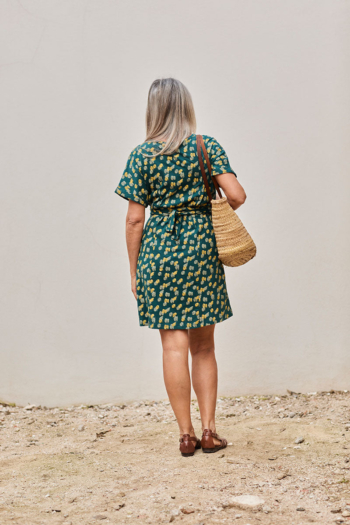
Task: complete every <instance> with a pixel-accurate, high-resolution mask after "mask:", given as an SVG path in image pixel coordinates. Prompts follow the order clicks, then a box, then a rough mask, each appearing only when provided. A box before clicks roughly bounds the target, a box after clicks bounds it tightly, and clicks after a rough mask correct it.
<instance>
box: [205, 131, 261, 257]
mask: <svg viewBox="0 0 350 525" xmlns="http://www.w3.org/2000/svg"><path fill="white" fill-rule="evenodd" d="M196 139H197V153H198V158H199V165H200V168H201V172H202V177H203V181H204V185H205V189H206V192H207V195H208V197H209V201H210V202H211V213H212V220H213V228H214V233H215V239H216V244H217V247H218V252H219V259H220V261H221V262H222V263H223V264H225V265H226V266H241V265H242V264H245V263H247V262H248V261H250V259H252V258H253V257H255V255H256V246H255V243H254V241H253V239H252V238H251V236H250V235H249V233H248V232H247V230H246V229H245V227H244V226H243V223H242V221H241V220H240V218H239V217H238V215H237V213H236V212H235V211H234V210H233V209H232V208H231V206H230V205H229V203H228V202H227V198H226V197H223V196H222V194H221V191H220V187H219V184H218V182H217V180H216V178H215V177H214V176H212V175H211V165H210V161H209V157H208V153H207V150H206V149H205V145H204V140H203V137H202V135H196ZM201 147H202V150H203V153H204V157H205V160H206V163H207V166H208V170H209V175H210V176H211V178H212V180H213V183H214V186H215V189H216V191H217V192H218V194H219V198H215V199H213V198H212V196H211V191H210V187H209V184H208V179H207V175H206V173H205V169H204V162H203V159H202V154H201ZM215 197H216V195H215Z"/></svg>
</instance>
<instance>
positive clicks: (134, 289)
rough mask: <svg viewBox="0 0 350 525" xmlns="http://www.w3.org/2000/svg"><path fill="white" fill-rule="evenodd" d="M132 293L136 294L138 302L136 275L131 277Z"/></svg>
mask: <svg viewBox="0 0 350 525" xmlns="http://www.w3.org/2000/svg"><path fill="white" fill-rule="evenodd" d="M131 291H132V293H133V294H134V297H135V299H136V300H137V294H136V275H134V276H131Z"/></svg>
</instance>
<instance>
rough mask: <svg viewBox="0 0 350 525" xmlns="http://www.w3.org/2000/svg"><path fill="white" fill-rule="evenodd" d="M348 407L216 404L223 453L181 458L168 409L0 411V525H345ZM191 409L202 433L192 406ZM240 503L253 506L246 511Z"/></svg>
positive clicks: (317, 399)
mask: <svg viewBox="0 0 350 525" xmlns="http://www.w3.org/2000/svg"><path fill="white" fill-rule="evenodd" d="M349 401H350V393H349V392H347V391H337V392H334V391H331V392H317V393H316V392H310V393H306V394H300V393H295V392H289V391H288V393H287V394H286V395H280V396H275V395H266V396H264V395H261V396H257V395H256V396H240V397H221V398H219V399H218V403H217V430H218V432H219V434H221V435H222V436H224V437H226V438H227V439H228V441H229V446H228V447H227V448H226V449H225V450H224V451H223V452H218V453H216V454H203V452H202V451H201V450H198V451H197V452H196V454H195V455H194V456H193V457H190V458H183V457H182V456H181V455H180V452H179V450H178V447H179V443H178V431H177V425H176V422H175V420H174V416H173V414H172V411H171V407H170V405H169V402H168V401H167V400H165V401H158V402H153V401H149V402H136V403H132V404H128V405H115V404H107V405H99V406H84V405H82V406H79V407H76V406H72V407H65V408H46V407H38V406H34V405H28V406H27V407H16V406H10V405H8V404H6V403H3V404H0V440H1V441H0V443H1V446H0V462H1V463H0V464H1V470H0V524H1V525H5V524H10V523H11V524H14V523H15V524H16V523H18V524H25V525H32V524H33V525H36V524H45V525H46V524H51V523H52V524H56V523H60V524H65V525H69V524H71V525H75V524H78V523H84V525H88V524H96V523H98V522H102V523H129V524H133V523H142V524H143V523H152V524H153V523H170V522H174V523H175V524H176V522H181V523H183V524H189V525H200V524H202V525H209V524H214V523H227V524H231V523H235V524H237V525H256V524H260V525H267V524H273V525H284V524H288V525H293V524H295V525H297V524H298V525H299V524H306V523H316V524H322V525H323V524H330V523H350V472H349V471H350V403H349ZM192 411H193V420H194V425H195V428H196V430H197V433H198V436H200V419H199V412H198V406H197V403H196V402H195V401H193V403H192ZM241 495H250V496H255V497H258V498H260V499H258V500H257V502H256V503H254V502H253V503H254V505H255V506H252V507H249V506H247V505H246V504H245V505H243V504H242V503H240V500H239V498H237V496H241ZM253 499H254V498H253ZM255 499H256V498H255Z"/></svg>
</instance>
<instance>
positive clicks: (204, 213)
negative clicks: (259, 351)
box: [115, 133, 237, 329]
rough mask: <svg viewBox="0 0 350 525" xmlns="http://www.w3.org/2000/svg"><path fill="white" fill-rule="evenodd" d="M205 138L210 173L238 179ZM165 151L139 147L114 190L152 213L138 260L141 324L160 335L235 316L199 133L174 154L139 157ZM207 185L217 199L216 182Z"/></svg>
mask: <svg viewBox="0 0 350 525" xmlns="http://www.w3.org/2000/svg"><path fill="white" fill-rule="evenodd" d="M203 140H204V143H205V146H206V149H207V152H208V155H209V159H210V163H211V166H212V175H214V176H215V175H218V174H220V173H230V172H231V173H234V171H233V170H232V168H231V166H230V164H229V160H228V158H227V155H226V153H225V150H224V149H223V148H222V147H221V146H220V144H219V143H218V142H217V141H216V140H215V139H214V138H213V137H209V136H208V135H203ZM163 146H164V142H144V143H143V144H140V145H139V146H137V147H136V148H134V149H133V150H132V152H131V153H130V155H129V158H128V161H127V164H126V168H125V170H124V172H123V175H122V177H121V180H120V182H119V184H118V187H117V189H116V190H115V193H117V194H118V195H120V196H121V197H123V198H124V199H128V200H132V201H135V202H138V203H140V204H142V205H143V206H145V207H147V206H150V207H151V214H150V217H149V219H148V221H147V223H146V225H145V228H144V231H143V236H142V241H141V247H140V253H139V257H138V262H137V274H136V290H137V305H138V312H139V322H140V325H141V326H148V327H149V328H158V329H159V328H164V329H188V328H198V327H201V326H207V325H211V324H215V323H220V322H221V321H224V320H225V319H228V318H229V317H231V316H232V310H231V305H230V301H229V298H228V295H227V289H226V282H225V273H224V268H223V265H222V263H221V262H220V261H219V258H218V251H217V247H216V241H215V236H214V231H213V225H212V220H211V205H210V204H209V199H208V196H207V193H206V191H205V186H204V182H203V179H202V175H201V171H200V167H199V161H198V156H197V147H196V135H195V134H194V133H193V134H192V135H190V136H189V137H187V138H186V139H185V140H184V141H183V142H182V144H181V145H180V147H179V149H178V150H177V152H175V153H173V154H171V155H167V154H165V155H159V156H157V157H145V156H143V155H142V153H147V154H151V153H155V152H157V151H159V149H160V147H163ZM204 163H205V160H204ZM205 166H206V164H205ZM206 170H207V167H206ZM234 174H235V173H234ZM207 175H208V170H207ZM235 175H236V174H235ZM236 176H237V175H236ZM208 180H209V184H210V187H211V190H212V195H213V196H215V188H214V184H213V181H212V180H211V179H210V178H209V177H208Z"/></svg>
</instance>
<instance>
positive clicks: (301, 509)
mask: <svg viewBox="0 0 350 525" xmlns="http://www.w3.org/2000/svg"><path fill="white" fill-rule="evenodd" d="M297 510H300V511H301V512H302V511H304V510H305V509H304V507H297Z"/></svg>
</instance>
